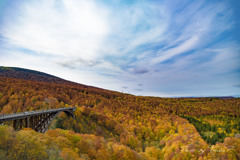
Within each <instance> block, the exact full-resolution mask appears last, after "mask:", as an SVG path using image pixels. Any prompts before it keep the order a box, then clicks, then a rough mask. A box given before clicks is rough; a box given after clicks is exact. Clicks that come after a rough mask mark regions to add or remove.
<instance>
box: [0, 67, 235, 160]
mask: <svg viewBox="0 0 240 160" xmlns="http://www.w3.org/2000/svg"><path fill="white" fill-rule="evenodd" d="M5 69H6V68H5ZM7 70H9V69H7ZM10 71H11V69H10ZM10 71H5V74H6V72H10ZM24 73H25V72H24ZM24 73H23V74H24ZM19 74H20V73H19ZM38 75H39V74H38ZM19 77H24V75H19ZM19 77H17V78H16V77H15V78H10V77H6V76H4V77H3V76H0V114H7V113H16V112H23V111H31V110H42V109H50V108H59V107H69V106H75V107H76V108H77V109H76V111H75V115H76V119H72V118H69V117H67V116H66V115H65V114H64V113H63V114H61V115H60V116H59V117H57V118H56V119H55V120H54V122H53V123H52V125H51V128H52V129H53V130H49V131H48V132H47V133H46V134H39V133H35V132H34V131H32V130H29V129H27V130H23V131H16V132H14V131H13V130H12V128H11V127H7V126H0V159H27V158H28V159H31V157H33V156H34V154H35V153H38V152H39V153H40V156H38V157H37V158H36V159H54V158H53V157H54V156H55V159H61V157H62V158H64V159H70V158H69V155H72V156H73V157H72V159H119V160H120V159H150V160H154V159H203V158H205V159H237V158H238V159H239V158H240V139H239V138H238V134H239V133H240V126H239V124H240V120H239V117H240V112H239V111H240V108H239V106H240V99H239V98H234V99H219V98H154V97H140V96H133V95H128V94H123V93H119V92H113V91H108V90H104V89H98V88H94V87H86V86H83V85H75V84H74V85H71V84H70V83H53V82H52V81H51V82H48V81H47V82H46V81H43V80H42V81H35V80H29V79H22V78H21V79H20V78H19ZM87 105H94V107H93V108H88V107H85V106H87ZM189 122H191V123H189ZM5 124H6V125H11V123H10V122H7V123H5ZM56 128H61V129H64V130H59V129H56ZM69 130H73V131H74V132H75V133H74V132H73V131H69ZM28 140H31V141H30V142H29V141H28ZM36 144H39V146H40V147H39V148H34V147H27V148H26V149H25V150H24V149H22V150H21V149H17V148H19V147H20V148H21V147H24V146H35V145H36ZM40 144H41V145H40Z"/></svg>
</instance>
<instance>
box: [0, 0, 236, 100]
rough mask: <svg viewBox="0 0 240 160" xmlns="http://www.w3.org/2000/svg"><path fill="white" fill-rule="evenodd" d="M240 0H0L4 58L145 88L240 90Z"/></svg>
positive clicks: (86, 80)
mask: <svg viewBox="0 0 240 160" xmlns="http://www.w3.org/2000/svg"><path fill="white" fill-rule="evenodd" d="M239 7H240V1H239V0H227V1H224V0H211V1H209V0H195V1H192V0H87V1H86V0H41V1H39V0H22V1H19V0H11V1H9V0H0V66H10V67H21V68H27V69H32V70H37V71H42V72H45V73H49V74H52V75H55V76H58V77H61V78H64V79H66V80H70V81H74V82H78V83H81V84H86V85H90V86H96V87H100V88H105V89H109V90H114V91H119V92H124V93H130V94H134V95H142V96H158V97H191V96H204V97H206V96H238V97H239V96H240V29H239V28H240V21H239V17H240V12H239Z"/></svg>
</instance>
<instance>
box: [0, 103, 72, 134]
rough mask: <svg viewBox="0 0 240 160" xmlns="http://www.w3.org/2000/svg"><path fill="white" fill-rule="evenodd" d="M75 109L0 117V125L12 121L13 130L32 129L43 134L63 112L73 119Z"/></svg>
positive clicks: (50, 110) (67, 108)
mask: <svg viewBox="0 0 240 160" xmlns="http://www.w3.org/2000/svg"><path fill="white" fill-rule="evenodd" d="M75 110H76V108H75V107H65V108H58V109H49V110H41V111H31V112H22V113H16V114H9V115H0V123H2V122H4V121H9V120H12V121H13V128H14V129H15V130H17V129H21V128H22V127H26V128H32V129H33V130H35V131H37V132H40V133H44V132H46V131H47V130H48V127H49V126H50V125H51V122H52V121H53V120H54V118H55V117H56V116H57V115H58V114H60V113H61V112H64V113H65V114H66V115H67V116H68V117H73V118H75V115H74V111H75Z"/></svg>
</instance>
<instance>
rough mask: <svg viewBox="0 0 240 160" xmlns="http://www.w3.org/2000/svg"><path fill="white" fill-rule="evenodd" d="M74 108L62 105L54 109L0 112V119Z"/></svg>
mask: <svg viewBox="0 0 240 160" xmlns="http://www.w3.org/2000/svg"><path fill="white" fill-rule="evenodd" d="M74 108H75V107H64V108H56V109H48V110H39V111H26V112H20V113H12V114H2V115H0V119H5V118H11V117H18V116H26V115H33V114H39V113H44V112H55V111H61V110H68V109H74Z"/></svg>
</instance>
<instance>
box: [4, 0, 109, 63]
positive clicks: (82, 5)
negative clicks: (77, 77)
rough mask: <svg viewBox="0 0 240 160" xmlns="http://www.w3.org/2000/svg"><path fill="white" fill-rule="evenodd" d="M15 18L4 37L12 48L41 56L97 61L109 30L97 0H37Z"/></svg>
mask: <svg viewBox="0 0 240 160" xmlns="http://www.w3.org/2000/svg"><path fill="white" fill-rule="evenodd" d="M11 16H13V17H8V19H6V22H5V24H6V27H4V28H3V31H2V32H1V34H2V35H3V37H4V38H6V39H7V41H8V43H10V44H11V45H14V46H16V47H22V48H27V49H30V50H32V51H35V52H38V53H41V54H50V55H56V56H65V57H71V56H75V57H81V58H84V59H91V58H96V57H98V56H100V55H98V49H99V47H100V46H101V43H102V41H103V39H104V37H105V36H106V35H107V34H108V30H109V29H108V22H107V12H106V11H105V9H104V8H103V9H102V8H99V7H98V6H97V5H96V4H95V3H93V1H84V0H80V1H77V0H64V1H57V0H51V1H49V0H45V1H33V2H30V3H24V4H22V6H21V7H20V8H19V10H18V11H16V14H12V15H11ZM13 19H14V20H15V21H12V20H13Z"/></svg>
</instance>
